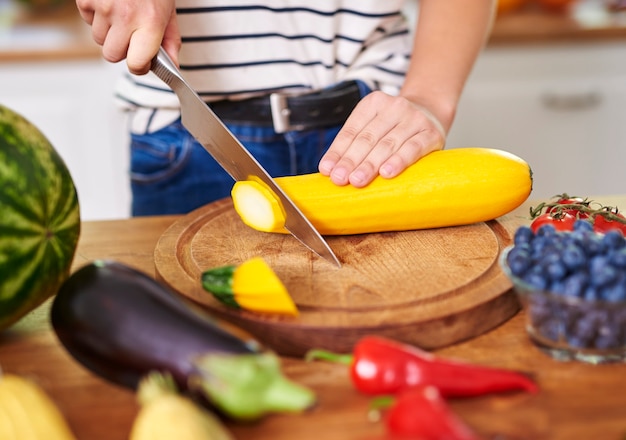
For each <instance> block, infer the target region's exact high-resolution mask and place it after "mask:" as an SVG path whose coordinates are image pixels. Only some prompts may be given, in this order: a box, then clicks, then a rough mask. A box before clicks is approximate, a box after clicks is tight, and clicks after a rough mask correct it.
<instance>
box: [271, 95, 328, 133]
mask: <svg viewBox="0 0 626 440" xmlns="http://www.w3.org/2000/svg"><path fill="white" fill-rule="evenodd" d="M315 93H319V90H304V91H301V92H294V93H278V92H276V93H272V94H270V110H271V112H272V124H273V125H274V131H275V132H276V133H286V132H288V131H292V130H299V129H301V128H302V124H300V125H294V124H292V123H291V118H290V117H291V110H290V109H289V103H288V102H287V99H288V98H294V97H297V96H305V95H313V94H315Z"/></svg>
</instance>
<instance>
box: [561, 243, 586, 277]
mask: <svg viewBox="0 0 626 440" xmlns="http://www.w3.org/2000/svg"><path fill="white" fill-rule="evenodd" d="M562 258H563V264H565V267H567V268H568V269H569V270H570V271H572V272H574V271H577V270H579V269H580V268H582V267H583V266H584V265H585V263H586V262H587V255H586V254H585V251H584V250H583V249H582V248H581V247H580V246H578V245H575V244H571V245H569V246H567V247H566V248H565V249H564V250H563V257H562Z"/></svg>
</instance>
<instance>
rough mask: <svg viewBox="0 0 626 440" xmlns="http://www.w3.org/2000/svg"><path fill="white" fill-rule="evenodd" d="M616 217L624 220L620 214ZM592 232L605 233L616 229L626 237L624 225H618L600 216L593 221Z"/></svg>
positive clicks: (618, 223) (625, 226) (614, 221)
mask: <svg viewBox="0 0 626 440" xmlns="http://www.w3.org/2000/svg"><path fill="white" fill-rule="evenodd" d="M617 216H618V217H620V218H624V216H623V215H622V214H617ZM593 220H594V221H593V230H594V231H596V232H601V233H606V232H608V231H610V230H613V229H617V230H619V231H621V232H622V234H624V236H626V224H625V223H620V222H619V221H616V220H608V219H606V218H605V217H603V216H601V215H596V216H595V218H594V219H593Z"/></svg>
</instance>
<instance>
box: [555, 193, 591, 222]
mask: <svg viewBox="0 0 626 440" xmlns="http://www.w3.org/2000/svg"><path fill="white" fill-rule="evenodd" d="M556 203H557V205H580V206H581V207H587V206H588V204H587V203H586V202H585V200H584V199H582V198H580V197H569V198H564V199H559V200H557V202H556ZM557 212H562V213H564V214H570V215H573V216H575V217H578V218H583V219H584V218H588V217H589V214H587V213H586V212H583V211H581V210H579V209H576V208H575V207H572V208H567V209H560V208H559V207H558V206H550V207H548V208H547V209H546V214H552V213H557Z"/></svg>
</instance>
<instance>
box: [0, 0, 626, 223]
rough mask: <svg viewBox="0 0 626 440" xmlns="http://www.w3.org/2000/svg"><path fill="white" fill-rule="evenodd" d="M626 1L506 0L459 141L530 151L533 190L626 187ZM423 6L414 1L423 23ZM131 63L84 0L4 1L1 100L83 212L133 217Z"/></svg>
mask: <svg viewBox="0 0 626 440" xmlns="http://www.w3.org/2000/svg"><path fill="white" fill-rule="evenodd" d="M621 3H622V2H620V1H618V0H569V1H567V0H500V5H499V7H500V11H499V13H498V18H497V20H496V23H495V26H494V29H493V32H492V35H491V37H490V39H489V42H488V44H487V47H486V48H485V50H484V52H483V53H482V54H481V56H480V58H479V61H478V63H477V65H476V67H475V69H474V71H473V73H472V76H471V78H470V80H469V82H468V84H467V88H466V90H465V93H464V95H463V98H462V100H461V104H460V108H459V111H458V113H457V116H456V121H455V125H454V127H453V129H452V131H451V132H450V134H449V137H448V147H449V148H453V147H464V146H481V147H493V148H501V149H504V150H507V151H510V152H512V153H515V154H517V155H519V156H520V157H522V158H523V159H525V160H526V161H527V162H528V163H530V165H531V167H532V168H533V172H534V190H533V194H532V195H531V198H534V199H539V198H549V197H552V196H553V195H556V194H559V193H563V192H567V193H569V194H570V195H578V196H594V195H599V194H617V193H621V194H623V193H624V192H626V172H625V169H624V168H625V167H624V164H626V9H624V7H623V6H626V5H622V4H621ZM624 3H626V2H624ZM468 7H469V3H468ZM416 10H417V2H416V0H408V4H407V8H406V12H407V16H408V17H409V18H410V20H411V21H412V22H414V16H415V12H416ZM124 69H125V65H124V63H119V64H115V65H114V64H110V63H107V62H105V61H104V60H102V59H101V56H100V48H99V47H98V46H96V45H95V43H93V41H92V39H91V34H90V29H89V28H88V27H87V25H86V24H84V23H83V22H82V21H81V19H80V17H79V15H78V12H77V10H76V6H75V4H74V1H73V0H0V104H2V105H5V106H7V107H10V108H12V109H13V110H15V111H17V112H19V113H21V114H22V115H23V116H25V117H26V118H27V119H29V120H30V121H31V122H33V123H34V124H35V125H37V126H38V127H39V128H40V129H41V130H42V131H43V132H44V134H45V135H46V136H47V137H48V138H49V139H50V141H51V142H52V144H53V145H54V146H55V148H56V149H57V150H58V151H59V153H60V154H61V155H62V156H63V158H64V159H65V161H66V163H67V165H68V167H69V168H70V171H71V173H72V176H73V178H74V181H75V183H76V186H77V188H78V193H79V197H80V204H81V214H82V217H83V219H84V220H96V219H116V218H124V217H128V216H129V203H130V191H129V183H128V175H127V170H128V157H127V142H128V141H127V136H126V129H125V127H124V124H125V121H124V117H123V115H122V114H121V113H120V112H119V111H118V110H117V108H116V107H115V105H114V103H113V98H112V96H113V87H114V83H115V81H116V78H117V77H118V75H119V74H120V72H121V71H122V70H124Z"/></svg>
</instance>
